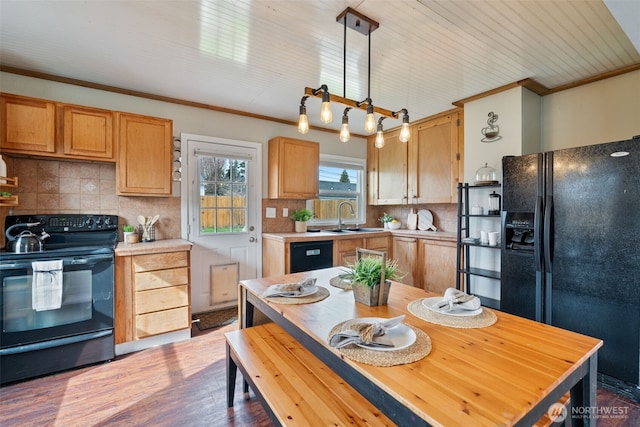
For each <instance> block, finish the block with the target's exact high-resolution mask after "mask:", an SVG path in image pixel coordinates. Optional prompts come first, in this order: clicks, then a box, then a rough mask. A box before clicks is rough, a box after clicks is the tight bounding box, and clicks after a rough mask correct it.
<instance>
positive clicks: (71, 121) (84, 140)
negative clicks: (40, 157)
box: [62, 105, 115, 161]
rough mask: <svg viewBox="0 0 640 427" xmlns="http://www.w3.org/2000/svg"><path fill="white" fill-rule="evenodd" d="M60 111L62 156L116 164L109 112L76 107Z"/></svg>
mask: <svg viewBox="0 0 640 427" xmlns="http://www.w3.org/2000/svg"><path fill="white" fill-rule="evenodd" d="M62 110H63V123H64V125H63V140H62V141H63V143H62V151H63V153H64V154H65V155H67V156H71V157H79V158H84V159H86V158H94V159H101V160H107V161H115V152H114V143H113V139H114V138H113V112H112V111H109V110H100V109H97V108H89V107H80V106H77V105H65V106H63V107H62Z"/></svg>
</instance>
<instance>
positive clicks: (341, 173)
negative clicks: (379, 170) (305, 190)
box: [306, 154, 366, 225]
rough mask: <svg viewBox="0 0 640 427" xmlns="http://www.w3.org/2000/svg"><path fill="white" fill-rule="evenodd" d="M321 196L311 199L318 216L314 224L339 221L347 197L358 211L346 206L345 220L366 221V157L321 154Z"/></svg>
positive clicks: (343, 213)
mask: <svg viewBox="0 0 640 427" xmlns="http://www.w3.org/2000/svg"><path fill="white" fill-rule="evenodd" d="M318 178H319V195H320V196H319V197H318V198H317V199H312V200H307V205H306V207H307V209H310V210H311V211H312V212H313V214H314V217H313V219H312V220H311V221H309V223H310V224H313V225H336V224H337V223H338V205H339V204H340V203H341V202H343V201H347V202H349V204H351V206H352V207H353V211H354V212H355V215H353V214H352V213H351V209H349V207H348V206H344V205H343V206H342V212H341V213H342V222H343V224H364V223H365V222H366V201H365V200H366V199H365V194H366V188H365V160H364V159H356V158H348V157H342V156H332V155H329V154H321V155H320V168H319V176H318Z"/></svg>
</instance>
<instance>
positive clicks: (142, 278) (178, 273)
mask: <svg viewBox="0 0 640 427" xmlns="http://www.w3.org/2000/svg"><path fill="white" fill-rule="evenodd" d="M135 281H136V291H144V290H147V289H156V288H164V287H168V286H176V285H186V284H187V283H189V268H188V267H182V268H168V269H165V270H156V271H147V272H144V273H136V276H135Z"/></svg>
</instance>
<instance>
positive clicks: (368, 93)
mask: <svg viewBox="0 0 640 427" xmlns="http://www.w3.org/2000/svg"><path fill="white" fill-rule="evenodd" d="M367 37H368V38H369V77H368V82H367V98H369V102H371V25H369V35H368V36H367Z"/></svg>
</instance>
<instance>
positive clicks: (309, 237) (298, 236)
mask: <svg viewBox="0 0 640 427" xmlns="http://www.w3.org/2000/svg"><path fill="white" fill-rule="evenodd" d="M389 235H391V236H402V237H414V238H416V239H429V240H446V241H451V242H455V241H456V239H457V234H456V233H450V232H441V231H422V230H402V229H401V230H383V229H381V230H379V231H358V232H349V231H344V232H337V233H336V232H333V231H322V230H321V231H314V232H306V233H263V234H262V238H263V239H268V240H277V241H281V242H283V243H291V242H310V241H316V240H342V239H357V238H360V237H378V236H380V237H381V236H389Z"/></svg>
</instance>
